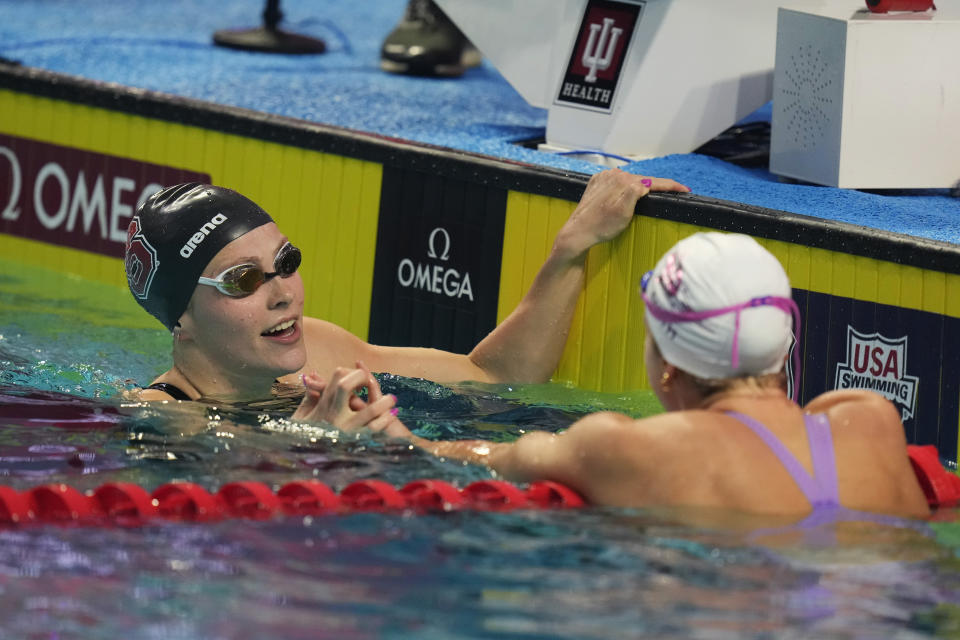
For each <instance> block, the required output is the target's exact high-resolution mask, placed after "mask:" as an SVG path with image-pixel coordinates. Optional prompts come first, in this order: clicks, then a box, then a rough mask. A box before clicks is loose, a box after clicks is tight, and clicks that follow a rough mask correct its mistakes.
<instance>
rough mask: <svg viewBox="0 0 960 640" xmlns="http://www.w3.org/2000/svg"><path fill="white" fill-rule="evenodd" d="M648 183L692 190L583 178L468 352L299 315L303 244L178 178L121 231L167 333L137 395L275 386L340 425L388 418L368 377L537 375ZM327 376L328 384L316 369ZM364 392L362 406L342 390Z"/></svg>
mask: <svg viewBox="0 0 960 640" xmlns="http://www.w3.org/2000/svg"><path fill="white" fill-rule="evenodd" d="M649 191H679V192H686V191H689V189H688V188H687V187H685V186H683V185H680V184H678V183H677V182H674V181H673V180H666V179H661V178H644V177H643V176H638V175H631V174H628V173H625V172H623V171H619V170H609V171H604V172H602V173H599V174H597V175H595V176H593V177H592V178H591V180H590V182H589V183H588V185H587V188H586V190H585V191H584V194H583V197H582V198H581V200H580V202H579V203H578V205H577V207H576V208H575V210H574V212H573V214H572V215H571V216H570V218H569V220H568V221H567V222H566V223H565V224H564V226H563V227H562V229H561V230H560V231H559V232H558V234H557V237H556V239H555V241H554V245H553V250H552V252H551V254H550V256H549V257H548V258H547V261H546V262H545V264H544V265H543V267H542V268H541V270H540V272H539V274H538V275H537V277H536V279H535V281H534V283H533V285H532V286H531V289H530V291H529V292H528V293H527V295H526V296H525V297H524V299H523V300H522V301H521V302H520V304H519V306H518V307H517V309H516V310H514V312H513V313H512V314H511V315H510V316H509V317H508V318H507V319H506V320H504V321H503V322H502V323H501V324H500V325H499V326H498V327H496V328H495V329H494V330H493V331H492V332H491V333H490V334H489V335H488V336H487V337H486V338H484V339H483V340H482V341H481V342H480V343H479V344H478V345H477V346H476V347H475V348H474V349H473V351H471V352H470V353H469V354H468V355H461V354H454V353H448V352H445V351H440V350H436V349H422V348H400V347H382V346H374V345H371V344H368V343H366V342H364V341H363V340H361V339H359V338H357V337H356V336H354V335H352V334H351V333H349V332H348V331H346V330H345V329H342V328H341V327H338V326H336V325H334V324H332V323H330V322H326V321H324V320H321V319H318V318H310V317H304V316H303V302H304V289H303V282H302V280H301V279H300V275H299V273H298V272H297V268H298V267H299V265H300V259H301V255H300V251H299V250H298V249H297V248H296V247H295V246H294V245H293V244H291V242H290V241H289V240H288V239H287V237H286V236H285V235H283V233H282V232H281V231H280V229H279V228H278V227H277V225H276V224H275V223H274V222H273V220H272V219H271V218H270V216H269V215H268V214H267V213H266V212H265V211H264V210H263V209H261V208H260V207H259V206H257V205H256V204H254V203H253V202H252V201H250V200H249V199H247V198H245V197H244V196H242V195H240V194H239V193H236V192H234V191H231V190H229V189H224V188H222V187H215V186H210V185H203V184H196V183H191V184H182V185H177V186H174V187H170V188H167V189H164V190H162V191H160V192H158V193H156V194H154V195H153V196H151V197H150V198H148V199H147V200H146V201H145V202H144V203H143V204H142V205H141V206H140V207H139V208H138V209H137V212H136V214H135V215H134V217H133V219H132V221H131V224H130V228H129V230H128V233H127V249H126V271H127V280H128V283H129V286H130V291H131V292H132V293H133V295H134V296H135V297H136V299H137V301H138V302H139V303H140V304H141V305H142V306H143V307H144V308H145V309H146V310H147V311H148V312H150V313H151V314H152V315H154V316H155V317H156V318H157V319H158V320H160V322H162V323H163V325H164V326H165V327H167V329H169V330H170V331H171V332H172V333H173V367H172V368H171V369H170V370H169V371H167V372H166V373H164V374H162V375H161V376H159V377H158V378H157V379H156V380H155V381H154V382H153V383H152V384H151V385H149V386H148V387H147V388H145V389H143V390H141V391H140V393H139V398H140V399H141V400H171V399H188V400H197V399H200V398H207V399H211V400H216V401H220V402H236V401H249V400H258V399H264V398H267V397H270V395H271V391H272V387H273V385H274V383H275V381H277V380H279V381H281V382H284V383H287V384H294V385H296V384H300V383H301V381H302V383H303V384H304V385H305V386H306V388H307V394H306V395H305V397H304V400H303V402H302V403H301V405H300V407H299V408H298V410H297V412H296V413H295V414H294V416H293V417H294V419H297V420H306V421H325V422H329V423H332V424H334V425H335V426H338V427H342V428H351V427H356V426H361V425H368V426H370V427H372V428H384V427H385V426H386V425H387V424H389V423H390V422H391V421H395V417H394V416H395V413H396V412H395V410H394V407H393V405H394V403H395V402H396V399H395V398H394V397H393V396H383V395H382V394H381V393H380V389H379V387H378V386H377V384H376V380H375V379H374V378H373V377H372V376H371V374H370V372H369V370H368V369H367V367H366V366H364V364H363V363H365V364H366V365H368V366H369V368H370V369H373V370H374V371H382V372H390V373H394V374H398V375H404V376H410V377H421V378H427V379H430V380H433V381H436V382H457V381H463V380H476V381H481V382H543V381H546V380H547V379H549V377H550V375H551V374H552V373H553V371H554V369H555V368H556V366H557V363H558V362H559V360H560V356H561V354H562V352H563V347H564V344H565V342H566V337H567V332H568V331H569V327H570V322H571V319H572V316H573V311H574V308H575V305H576V301H577V298H578V296H579V294H580V290H581V289H582V286H583V280H584V261H585V258H586V254H587V251H588V250H589V249H590V247H592V246H594V245H596V244H598V243H600V242H604V241H606V240H610V239H612V238H614V237H616V236H617V235H618V234H619V233H620V232H621V231H623V229H624V228H626V226H627V225H628V224H629V222H630V220H631V219H632V218H633V214H634V208H635V206H636V203H637V200H638V199H639V198H641V197H643V196H644V195H646V194H647V193H648V192H649ZM318 371H319V372H332V376H331V377H330V379H329V381H325V380H323V379H321V378H320V377H318V376H317V375H316V374H315V373H314V372H318ZM362 387H366V388H367V389H368V391H369V396H368V400H370V402H369V403H363V402H361V401H360V400H359V398H358V397H357V396H356V395H355V394H354V393H353V392H354V391H355V390H357V389H360V388H362Z"/></svg>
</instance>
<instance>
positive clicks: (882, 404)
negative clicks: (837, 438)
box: [804, 389, 904, 441]
mask: <svg viewBox="0 0 960 640" xmlns="http://www.w3.org/2000/svg"><path fill="white" fill-rule="evenodd" d="M804 411H806V412H807V413H824V414H826V415H827V417H828V418H829V419H830V424H831V425H836V426H838V427H839V426H840V425H843V428H845V429H848V430H851V429H867V430H869V431H870V432H871V434H872V435H874V436H882V435H884V434H887V435H889V436H891V437H893V438H894V439H895V440H897V441H900V440H902V439H903V438H904V432H903V423H902V422H901V421H900V412H899V411H898V410H897V408H896V407H895V406H894V404H893V403H892V402H890V401H889V400H887V399H886V398H884V397H883V396H881V395H880V394H879V393H875V392H873V391H868V390H864V389H838V390H834V391H827V392H826V393H823V394H821V395H819V396H817V397H816V398H814V399H813V400H811V401H810V402H808V403H807V405H806V406H805V407H804Z"/></svg>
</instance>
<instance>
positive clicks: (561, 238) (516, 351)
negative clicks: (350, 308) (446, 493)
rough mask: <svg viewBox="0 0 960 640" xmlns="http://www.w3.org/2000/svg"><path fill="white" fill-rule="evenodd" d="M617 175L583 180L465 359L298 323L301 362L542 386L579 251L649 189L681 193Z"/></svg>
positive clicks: (557, 345)
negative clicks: (500, 317) (527, 282)
mask: <svg viewBox="0 0 960 640" xmlns="http://www.w3.org/2000/svg"><path fill="white" fill-rule="evenodd" d="M644 179H645V178H644V177H643V176H639V175H633V174H628V173H625V172H623V171H620V170H609V171H604V172H602V173H598V174H596V175H595V176H593V177H592V178H591V179H590V182H589V183H588V184H587V188H586V190H585V191H584V194H583V197H582V198H581V199H580V203H579V204H578V205H577V207H576V208H575V209H574V212H573V213H572V214H571V216H570V218H569V219H568V220H567V222H566V223H565V224H564V226H563V228H561V230H560V231H559V232H558V233H557V237H556V240H555V241H554V245H553V249H552V251H551V253H550V255H549V256H548V258H547V260H546V262H545V263H544V265H543V266H542V267H541V269H540V271H539V273H538V274H537V276H536V278H535V279H534V282H533V284H532V285H531V287H530V290H529V291H528V292H527V295H526V296H525V297H524V298H523V300H521V301H520V304H519V305H518V306H517V308H516V309H515V310H514V311H513V312H512V313H511V314H510V315H509V316H508V317H507V318H506V319H505V320H504V321H503V322H502V323H500V325H499V326H497V327H496V328H495V329H494V330H493V331H492V332H490V334H489V335H487V337H485V338H484V339H483V340H482V341H481V342H480V343H479V344H478V345H477V346H476V347H475V348H474V349H473V351H471V352H470V353H469V354H468V355H462V354H455V353H450V352H447V351H442V350H439V349H424V348H417V347H383V346H376V345H370V344H367V343H366V342H364V341H362V340H360V339H359V338H357V337H355V336H353V335H352V334H350V333H349V332H347V331H346V330H344V329H341V328H339V327H337V326H336V325H333V324H331V323H327V322H324V321H321V320H317V319H315V318H305V319H304V325H305V339H306V341H307V350H308V364H307V366H306V367H305V368H304V371H307V372H309V371H311V370H317V371H319V372H320V373H321V375H327V374H326V373H325V372H326V371H329V370H331V369H332V368H333V367H336V366H352V365H353V363H354V362H356V361H358V360H360V361H363V362H365V363H366V364H367V366H369V367H370V369H371V370H372V371H377V372H389V373H394V374H398V375H404V376H409V377H417V378H427V379H429V380H433V381H435V382H460V381H463V380H476V381H480V382H545V381H547V380H549V379H550V376H551V375H552V374H553V371H554V370H555V369H556V367H557V364H558V363H559V362H560V357H561V356H562V354H563V348H564V346H565V344H566V341H567V334H568V333H569V330H570V324H571V321H572V319H573V313H574V310H575V308H576V304H577V299H578V298H579V296H580V292H581V290H582V289H583V281H584V267H585V263H586V256H587V252H588V251H589V250H590V248H591V247H593V246H594V245H596V244H598V243H600V242H604V241H607V240H610V239H612V238H614V237H616V236H617V235H619V234H620V233H621V232H622V231H623V230H624V229H625V228H626V227H627V225H629V224H630V222H631V221H632V220H633V217H634V210H635V208H636V203H637V200H638V199H639V198H641V197H643V196H644V195H646V194H647V193H649V192H650V191H679V192H686V191H689V189H687V188H686V187H685V186H683V185H681V184H679V183H677V182H675V181H673V180H667V179H663V178H650V179H649V180H650V181H651V185H650V186H649V187H647V186H646V185H644V184H643V182H642V180H644Z"/></svg>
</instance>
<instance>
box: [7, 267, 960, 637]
mask: <svg viewBox="0 0 960 640" xmlns="http://www.w3.org/2000/svg"><path fill="white" fill-rule="evenodd" d="M169 351H170V337H169V334H167V333H165V332H164V331H163V330H162V329H160V328H159V327H158V326H155V325H154V323H153V321H152V320H151V319H150V318H149V317H147V316H146V314H145V313H143V312H142V311H141V310H140V309H139V307H137V306H136V305H135V304H134V303H133V302H132V300H131V299H130V297H129V295H128V294H127V292H126V291H125V290H122V289H119V288H116V287H110V286H106V285H101V284H96V283H92V282H88V281H83V280H80V279H77V278H68V277H65V276H62V275H59V274H56V273H53V272H48V271H44V270H42V269H36V268H26V267H23V266H21V265H19V264H16V263H11V262H8V261H4V260H0V476H3V478H2V482H0V484H6V485H9V486H12V487H14V488H16V489H19V490H23V489H26V488H28V487H32V486H35V485H38V484H46V483H51V482H63V483H66V484H69V485H71V486H74V487H76V488H78V489H81V490H89V489H93V488H95V487H97V486H99V485H101V484H104V483H106V482H118V481H122V482H134V483H136V484H139V485H141V486H143V487H145V488H146V489H148V490H152V489H154V488H156V487H157V486H159V485H161V484H163V483H166V482H171V481H174V480H188V481H192V482H196V483H199V484H201V485H202V486H204V487H206V488H207V489H209V490H211V491H214V490H216V489H217V488H218V487H220V486H222V485H223V484H226V483H227V482H230V481H234V480H256V481H259V482H264V483H267V484H269V485H270V486H272V487H274V488H276V487H279V486H280V485H282V484H284V483H286V482H289V481H292V480H302V479H307V478H315V479H319V480H321V481H323V482H324V483H326V484H328V485H329V486H331V487H332V488H334V489H335V490H340V489H341V488H343V487H344V486H346V485H347V484H349V483H351V482H353V481H355V480H358V479H367V478H373V479H379V480H385V481H387V482H389V483H391V484H393V485H395V486H398V487H399V486H401V485H403V484H405V483H406V482H409V481H411V480H414V479H420V478H441V479H444V480H447V481H449V482H451V483H453V484H455V485H457V486H461V487H462V486H465V485H466V484H468V483H470V482H472V481H474V480H478V479H486V478H490V473H489V472H487V471H486V470H484V469H482V468H479V467H476V466H471V465H464V464H461V463H454V462H451V461H445V460H438V459H435V458H433V457H432V456H429V455H426V454H424V453H422V452H420V451H418V450H415V449H411V448H409V447H408V446H406V445H404V444H398V443H395V442H390V441H387V440H384V439H383V438H381V437H379V436H372V435H371V434H365V433H361V434H350V435H347V434H342V433H339V432H337V431H336V430H333V429H327V428H323V427H322V426H307V425H299V424H296V423H293V422H291V421H289V420H288V419H287V416H289V414H290V410H291V408H292V407H293V406H295V404H296V399H295V398H292V399H291V398H281V399H278V400H277V401H275V402H271V403H267V404H266V405H264V406H259V407H255V408H253V407H245V408H238V407H211V406H206V405H201V404H197V403H169V404H166V405H162V404H160V405H152V406H143V405H137V404H131V403H128V402H125V401H124V399H123V396H122V392H123V390H124V389H126V388H130V387H131V386H132V385H134V384H137V383H144V382H147V381H149V380H150V379H151V378H152V377H153V376H154V375H156V374H157V373H158V372H160V371H163V370H165V369H166V368H167V367H168V366H169ZM380 378H381V382H382V384H383V386H384V388H385V390H387V391H388V392H392V393H395V394H396V395H397V396H398V398H399V404H400V406H401V418H403V419H404V420H405V421H406V422H407V423H408V424H409V425H410V426H411V427H413V428H414V429H415V430H416V431H417V432H418V433H420V434H421V435H425V436H429V437H439V438H463V437H467V438H469V437H485V438H490V439H508V440H509V439H513V438H516V437H517V436H518V435H519V434H521V433H522V432H523V431H524V430H527V429H530V428H534V427H539V428H546V429H550V430H557V429H562V428H564V427H565V426H567V425H569V424H570V423H571V422H573V421H574V420H576V419H577V418H578V417H580V416H582V415H584V414H585V413H587V412H589V411H591V410H597V409H615V410H619V411H624V412H626V413H630V414H632V415H638V416H639V415H645V414H649V413H650V412H653V411H657V410H659V408H658V406H657V404H656V401H655V399H653V398H652V397H651V396H650V395H649V394H648V393H642V392H637V393H633V394H597V393H590V392H585V391H579V390H576V389H572V388H569V387H566V386H563V385H559V384H549V385H530V386H520V387H511V386H505V385H480V384H462V385H447V386H441V385H436V384H433V383H429V382H426V381H422V380H412V379H407V378H399V377H395V376H389V375H382V376H380ZM939 518H940V520H939V521H938V522H933V523H931V524H930V525H929V526H928V527H927V528H926V529H923V530H918V529H916V528H907V527H904V528H898V527H878V526H876V525H858V524H847V525H842V527H841V526H839V525H833V526H835V527H836V528H837V529H836V530H835V531H832V532H831V533H833V534H835V535H834V536H832V537H833V538H835V541H833V542H830V543H824V542H822V539H823V537H822V536H821V537H817V538H816V540H814V539H813V538H806V537H804V536H800V535H790V534H789V533H787V534H785V535H782V536H777V537H769V538H767V539H757V538H755V537H752V536H751V535H750V531H751V530H753V529H755V528H757V527H761V526H763V525H765V524H769V523H764V522H760V521H759V519H746V518H744V517H742V516H741V515H738V514H730V513H714V512H685V513H679V512H672V513H663V512H658V511H655V510H626V509H602V508H584V509H577V510H529V511H514V512H509V513H495V512H483V511H461V512H450V513H444V514H413V513H393V514H382V513H353V514H349V515H338V516H323V517H296V518H292V517H287V518H278V519H274V520H270V521H267V522H254V521H247V520H237V519H233V520H224V521H221V522H217V523H214V524H190V523H177V522H170V521H156V522H153V523H150V524H148V525H145V526H141V527H133V528H121V527H112V528H99V527H62V526H49V525H48V526H40V525H32V526H24V527H20V528H14V527H8V528H0V617H2V619H3V623H2V625H0V638H6V637H11V638H110V639H114V638H191V639H193V638H272V637H276V638H308V637H309V638H347V639H351V638H410V639H414V638H416V639H421V638H636V637H657V638H771V637H777V638H781V637H786V638H792V637H798V638H799V637H803V638H807V637H809V638H921V637H936V636H944V637H957V636H958V635H960V572H958V571H957V569H958V562H960V561H958V549H960V525H957V524H956V522H955V521H956V513H954V512H945V513H941V514H939ZM828 526H831V525H828Z"/></svg>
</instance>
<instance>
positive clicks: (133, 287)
mask: <svg viewBox="0 0 960 640" xmlns="http://www.w3.org/2000/svg"><path fill="white" fill-rule="evenodd" d="M125 266H126V270H127V283H128V284H129V285H130V291H131V292H133V295H135V296H136V297H137V298H139V299H140V300H146V299H147V297H148V296H149V295H150V285H151V284H153V276H154V275H156V273H157V269H158V268H159V267H160V260H159V259H158V258H157V250H156V249H154V248H153V246H152V245H151V244H150V243H149V242H147V239H146V238H145V237H143V233H142V232H141V230H140V216H134V217H133V220H132V221H131V222H130V226H129V227H128V228H127V251H126V260H125Z"/></svg>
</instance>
